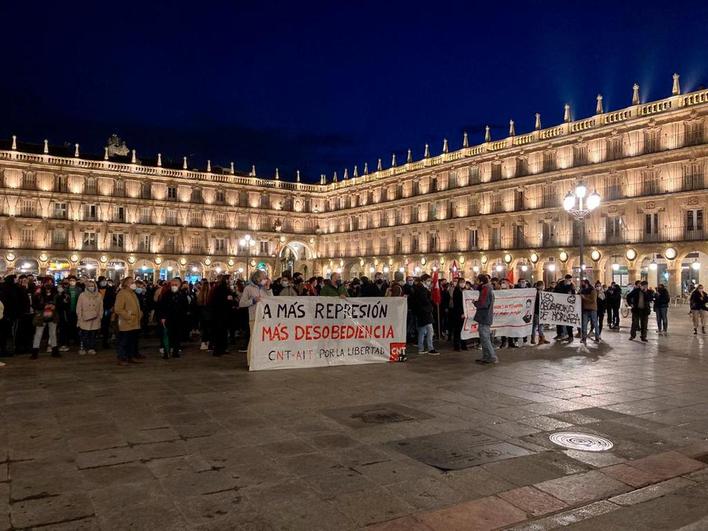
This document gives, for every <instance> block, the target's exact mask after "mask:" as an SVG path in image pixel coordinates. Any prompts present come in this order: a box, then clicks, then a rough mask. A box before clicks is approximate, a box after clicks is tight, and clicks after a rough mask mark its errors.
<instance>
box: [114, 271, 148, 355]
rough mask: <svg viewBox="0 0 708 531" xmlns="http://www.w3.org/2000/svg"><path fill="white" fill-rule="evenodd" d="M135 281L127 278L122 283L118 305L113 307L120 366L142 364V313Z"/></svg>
mask: <svg viewBox="0 0 708 531" xmlns="http://www.w3.org/2000/svg"><path fill="white" fill-rule="evenodd" d="M135 288H137V285H136V284H135V280H134V279H133V277H125V278H124V279H123V282H121V289H120V291H118V294H117V295H116V303H115V306H114V307H113V312H114V315H115V316H116V318H117V320H118V345H117V349H116V350H117V354H118V365H128V364H129V363H140V360H139V359H137V355H138V340H139V338H140V320H141V319H142V316H143V315H142V311H141V310H140V301H138V297H137V296H136V295H135Z"/></svg>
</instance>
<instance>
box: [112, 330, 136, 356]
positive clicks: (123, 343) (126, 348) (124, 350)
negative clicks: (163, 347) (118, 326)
mask: <svg viewBox="0 0 708 531" xmlns="http://www.w3.org/2000/svg"><path fill="white" fill-rule="evenodd" d="M139 337H140V330H139V329H138V330H126V331H125V332H118V345H117V348H116V351H117V354H118V359H119V360H121V361H128V360H129V359H132V358H134V357H135V355H136V354H137V353H138V338H139Z"/></svg>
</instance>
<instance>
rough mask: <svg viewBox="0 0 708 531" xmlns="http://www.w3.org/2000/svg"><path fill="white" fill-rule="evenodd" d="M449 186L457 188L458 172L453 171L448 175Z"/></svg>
mask: <svg viewBox="0 0 708 531" xmlns="http://www.w3.org/2000/svg"><path fill="white" fill-rule="evenodd" d="M448 188H457V172H456V171H451V172H450V176H449V177H448Z"/></svg>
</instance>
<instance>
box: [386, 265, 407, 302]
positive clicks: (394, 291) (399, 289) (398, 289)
mask: <svg viewBox="0 0 708 531" xmlns="http://www.w3.org/2000/svg"><path fill="white" fill-rule="evenodd" d="M386 296H387V297H403V296H404V293H403V273H401V272H400V271H396V272H395V273H394V274H393V282H391V285H390V286H389V287H388V289H387V290H386Z"/></svg>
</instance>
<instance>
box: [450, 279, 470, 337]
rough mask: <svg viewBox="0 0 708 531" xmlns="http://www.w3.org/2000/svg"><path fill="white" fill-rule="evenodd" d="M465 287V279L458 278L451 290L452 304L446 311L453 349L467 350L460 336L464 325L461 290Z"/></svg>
mask: <svg viewBox="0 0 708 531" xmlns="http://www.w3.org/2000/svg"><path fill="white" fill-rule="evenodd" d="M464 289H465V279H464V278H458V279H457V284H456V285H455V289H454V290H453V291H452V306H451V307H450V312H449V313H448V320H449V323H450V330H451V332H452V346H453V348H454V349H455V350H467V344H466V342H465V341H463V340H462V338H461V337H460V336H461V334H462V327H463V325H464V321H465V318H464V314H465V306H464V299H463V293H462V292H463V290H464Z"/></svg>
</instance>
